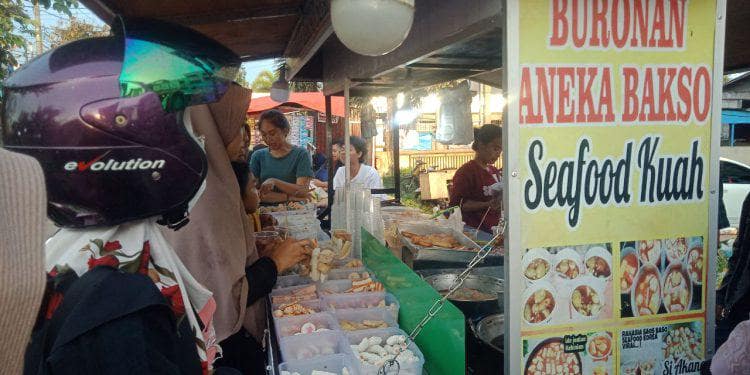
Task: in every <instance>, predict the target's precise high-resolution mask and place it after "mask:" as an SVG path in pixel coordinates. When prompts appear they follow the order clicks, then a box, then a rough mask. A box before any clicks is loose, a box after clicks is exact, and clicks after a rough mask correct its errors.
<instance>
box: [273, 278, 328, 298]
mask: <svg viewBox="0 0 750 375" xmlns="http://www.w3.org/2000/svg"><path fill="white" fill-rule="evenodd" d="M292 276H295V275H292ZM311 285H315V284H311ZM309 286H310V285H295V286H290V287H286V288H279V289H274V290H272V291H271V294H270V297H271V301H272V302H273V300H274V297H278V296H283V295H292V294H294V292H296V291H299V290H300V289H303V288H307V287H309ZM319 290H320V288H318V287H317V286H316V292H315V293H314V296H315V297H310V298H304V299H303V300H311V299H318V291H319ZM311 295H312V294H311Z"/></svg>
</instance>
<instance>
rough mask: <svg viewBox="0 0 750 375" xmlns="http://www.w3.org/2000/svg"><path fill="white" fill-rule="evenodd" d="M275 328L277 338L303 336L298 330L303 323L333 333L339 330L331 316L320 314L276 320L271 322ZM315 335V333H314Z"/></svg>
mask: <svg viewBox="0 0 750 375" xmlns="http://www.w3.org/2000/svg"><path fill="white" fill-rule="evenodd" d="M273 321H274V326H276V335H277V336H278V337H279V338H282V337H287V336H297V335H304V333H301V332H300V330H301V329H302V325H304V324H305V323H312V324H314V325H315V328H317V329H327V330H331V331H335V330H338V329H339V325H338V323H336V319H335V318H334V317H333V315H331V314H329V313H327V312H321V313H317V314H311V315H300V316H290V317H288V318H276V319H274V320H273ZM316 333H317V332H316Z"/></svg>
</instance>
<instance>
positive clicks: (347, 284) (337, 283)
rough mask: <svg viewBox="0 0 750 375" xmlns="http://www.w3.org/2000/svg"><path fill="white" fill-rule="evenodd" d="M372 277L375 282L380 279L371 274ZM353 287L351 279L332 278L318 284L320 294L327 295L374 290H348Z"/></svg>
mask: <svg viewBox="0 0 750 375" xmlns="http://www.w3.org/2000/svg"><path fill="white" fill-rule="evenodd" d="M370 279H372V281H374V282H378V280H377V279H376V278H375V277H374V276H370ZM351 288H352V281H351V280H349V279H345V280H331V281H326V282H324V283H321V284H320V286H318V294H319V295H320V296H325V295H329V294H358V293H370V292H372V291H367V292H347V290H349V289H351ZM382 291H383V292H384V291H385V287H383V290H382Z"/></svg>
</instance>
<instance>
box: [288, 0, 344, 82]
mask: <svg viewBox="0 0 750 375" xmlns="http://www.w3.org/2000/svg"><path fill="white" fill-rule="evenodd" d="M329 12H330V8H329V6H328V1H326V0H310V1H308V2H306V3H305V9H304V12H303V13H304V14H303V16H302V17H300V19H299V21H298V22H297V25H296V27H295V29H294V32H292V35H291V37H290V38H289V42H288V43H287V46H286V50H285V51H284V56H286V57H287V61H286V63H287V75H286V76H287V80H290V81H291V80H292V79H293V78H294V77H295V76H296V75H297V73H299V72H300V70H302V68H303V67H304V66H305V64H307V63H308V62H309V61H310V59H312V58H313V56H314V55H315V53H316V52H317V51H318V50H320V48H321V47H322V46H323V43H325V41H326V40H328V38H330V37H331V36H332V35H333V26H332V25H331V17H330V16H329ZM321 78H322V77H321Z"/></svg>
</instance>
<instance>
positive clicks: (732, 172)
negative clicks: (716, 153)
mask: <svg viewBox="0 0 750 375" xmlns="http://www.w3.org/2000/svg"><path fill="white" fill-rule="evenodd" d="M719 176H720V177H719V178H720V179H721V182H723V183H724V206H726V209H727V218H728V219H729V224H730V226H732V227H734V228H737V227H739V223H740V213H741V211H742V202H744V201H745V197H747V195H748V193H750V166H748V165H746V164H743V163H740V162H738V161H735V160H730V159H725V158H720V160H719Z"/></svg>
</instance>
